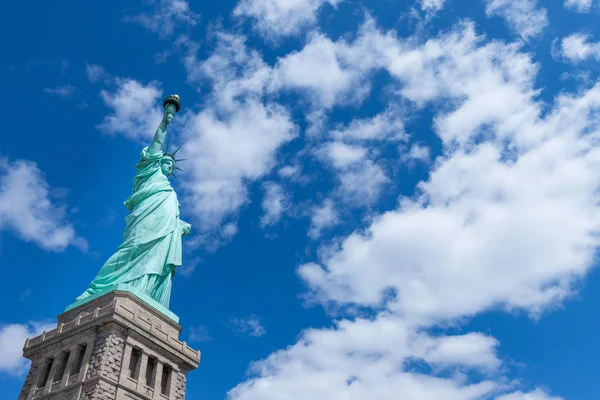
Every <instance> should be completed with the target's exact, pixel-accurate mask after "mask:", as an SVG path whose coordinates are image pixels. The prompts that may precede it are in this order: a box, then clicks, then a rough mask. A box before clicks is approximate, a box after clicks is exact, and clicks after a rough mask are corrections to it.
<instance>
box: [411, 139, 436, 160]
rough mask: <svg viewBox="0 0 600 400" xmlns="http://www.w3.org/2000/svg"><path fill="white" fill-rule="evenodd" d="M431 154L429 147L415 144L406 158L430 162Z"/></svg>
mask: <svg viewBox="0 0 600 400" xmlns="http://www.w3.org/2000/svg"><path fill="white" fill-rule="evenodd" d="M430 153H431V152H430V150H429V147H427V146H424V145H420V144H418V143H415V144H413V145H412V146H410V150H409V151H408V154H407V155H406V156H407V159H408V160H419V161H425V162H427V161H429V157H430Z"/></svg>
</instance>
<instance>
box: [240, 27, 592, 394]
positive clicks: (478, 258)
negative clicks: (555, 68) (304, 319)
mask: <svg viewBox="0 0 600 400" xmlns="http://www.w3.org/2000/svg"><path fill="white" fill-rule="evenodd" d="M369 37H370V39H371V43H372V46H371V47H370V48H371V51H372V52H371V53H370V54H371V55H373V52H374V54H376V55H378V56H379V57H377V60H378V65H380V66H381V68H385V69H387V71H389V73H390V74H391V75H392V77H394V78H395V79H396V80H397V81H398V82H399V83H401V86H400V90H399V94H400V95H402V96H404V97H405V98H406V99H408V100H410V101H412V102H413V103H414V105H415V106H416V107H417V108H422V107H425V106H428V105H431V104H433V105H435V106H436V107H435V109H436V112H437V115H436V117H435V123H434V128H435V130H436V133H437V134H438V135H439V137H440V138H441V140H442V142H443V151H444V153H443V155H442V156H441V157H438V158H437V159H436V162H435V164H434V165H433V167H432V170H431V171H430V172H431V173H430V177H429V179H428V180H427V181H426V182H422V183H421V184H419V186H418V190H417V192H416V194H415V196H413V197H411V198H401V199H400V201H399V206H398V208H397V209H395V210H391V211H388V212H386V213H384V214H382V215H380V216H378V217H375V218H374V219H373V222H372V223H371V224H370V226H369V227H367V228H366V229H365V230H363V231H356V232H354V233H352V234H350V235H349V236H347V237H346V238H344V239H343V240H341V241H337V240H336V241H335V242H334V243H333V244H332V245H331V246H330V247H328V248H324V249H322V251H320V252H319V254H320V257H319V262H317V263H308V264H304V265H302V266H300V267H299V268H298V274H299V275H300V277H301V278H302V279H303V280H304V281H305V282H306V283H307V285H308V287H309V290H310V294H311V297H312V298H313V299H315V300H317V301H320V302H322V303H323V304H327V305H328V306H335V305H337V306H340V307H342V308H344V307H351V308H350V309H351V310H352V309H354V307H356V306H357V307H361V308H362V309H364V308H367V309H370V310H371V311H372V312H373V313H375V315H376V316H375V317H373V318H372V319H360V318H357V319H355V320H352V321H351V320H346V319H342V320H338V321H337V322H336V327H335V328H331V329H309V330H307V331H305V332H304V333H303V334H302V335H301V337H300V339H299V340H298V342H297V343H296V344H294V345H292V346H290V347H288V348H286V349H284V350H280V351H277V352H274V353H272V354H271V355H270V356H269V357H267V358H266V359H265V360H262V361H259V362H257V363H255V364H254V365H253V367H252V369H251V372H252V375H251V377H250V378H249V379H248V380H247V381H246V382H243V383H241V384H240V385H238V386H237V387H236V388H234V389H233V390H231V391H230V392H229V398H230V399H232V400H237V399H244V400H253V399H260V400H268V399H275V398H282V397H284V398H288V399H305V398H311V399H315V400H320V399H330V398H370V399H375V400H380V399H381V400H384V399H386V400H387V399H389V398H390V397H389V394H390V393H394V394H398V395H396V396H395V397H394V398H395V399H398V400H416V399H419V400H427V399H440V398H443V399H451V400H467V399H473V400H475V399H481V398H492V397H493V398H499V399H502V400H506V399H510V400H512V399H520V400H541V399H544V400H547V399H552V397H550V395H548V394H546V393H545V392H543V391H541V390H539V389H536V390H534V391H532V392H527V393H525V392H522V391H516V390H517V389H518V388H515V387H514V384H510V385H508V384H507V383H506V382H507V379H506V377H504V376H502V375H503V371H502V367H503V364H502V362H501V361H500V360H499V359H498V357H497V355H496V347H497V341H496V340H495V339H494V338H491V337H488V336H485V335H483V334H480V333H477V332H468V333H466V334H464V335H461V336H459V337H458V338H457V337H452V336H448V335H444V334H441V335H440V336H436V337H430V336H429V335H428V334H427V333H426V332H428V331H429V328H432V327H440V326H441V327H443V326H447V325H446V324H447V323H453V322H456V321H464V320H465V319H466V318H469V317H471V316H473V315H476V314H478V313H482V312H485V311H487V310H491V309H505V310H515V309H516V310H524V311H525V312H528V313H530V314H532V315H535V316H539V315H540V314H541V313H542V312H544V311H545V310H548V309H550V308H552V307H555V306H557V305H558V304H559V303H560V302H561V301H562V300H563V299H565V298H566V297H568V296H570V295H572V294H573V293H574V291H575V290H576V289H575V287H576V286H575V285H574V283H576V282H578V281H579V280H580V279H582V278H583V277H584V276H585V275H586V273H587V272H588V271H590V269H591V268H592V267H593V266H594V261H595V258H594V255H595V249H596V248H597V246H598V245H599V244H600V237H598V235H597V234H596V233H597V232H598V230H599V228H600V217H599V215H600V209H599V204H600V202H599V200H600V197H599V196H600V192H599V191H598V189H599V188H600V176H598V174H597V171H598V168H599V167H600V150H599V149H598V147H597V142H598V138H599V137H600V133H599V132H600V112H599V111H600V84H597V85H596V86H594V87H592V88H591V89H589V90H587V91H584V92H581V93H579V94H574V95H567V94H562V95H560V96H558V97H557V98H556V99H555V100H554V102H553V103H552V104H544V103H542V102H541V101H540V100H538V98H537V91H536V90H535V89H534V82H535V80H536V73H537V70H538V65H536V64H535V63H534V62H533V61H532V58H531V56H530V55H528V54H525V53H522V52H521V50H520V45H518V44H505V43H502V42H499V41H492V42H487V43H486V42H485V41H484V39H483V38H481V37H477V35H476V34H475V32H474V29H473V26H472V24H469V23H467V24H460V25H458V26H457V27H455V29H454V30H453V31H450V32H448V33H446V34H443V35H441V36H440V37H438V38H435V39H430V40H428V41H427V42H426V43H424V44H422V45H419V44H416V43H410V41H407V42H404V41H402V40H400V39H395V38H391V37H390V35H389V34H388V35H383V34H381V33H379V32H377V31H374V30H372V31H371V32H370V33H369ZM381 41H386V43H388V46H386V48H385V49H383V48H382V47H380V46H379V45H378V44H379V43H381ZM365 57H367V55H365ZM367 58H368V57H367ZM439 104H443V105H444V107H439V108H438V105H439ZM413 361H414V362H417V363H420V362H423V363H425V364H427V365H429V366H431V367H432V368H431V370H432V372H431V373H430V374H424V373H420V372H418V369H411V367H410V365H411V362H413ZM465 368H466V369H476V370H485V371H487V374H483V375H481V376H483V378H480V379H473V377H469V378H466V377H465V375H464V374H461V371H462V370H464V369H465ZM440 369H441V371H443V373H442V372H440ZM517 386H518V384H517Z"/></svg>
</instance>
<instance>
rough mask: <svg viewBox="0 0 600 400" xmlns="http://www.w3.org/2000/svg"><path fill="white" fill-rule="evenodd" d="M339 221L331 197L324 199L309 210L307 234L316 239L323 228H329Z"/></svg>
mask: <svg viewBox="0 0 600 400" xmlns="http://www.w3.org/2000/svg"><path fill="white" fill-rule="evenodd" d="M338 222H339V216H338V213H337V211H336V210H335V207H334V203H333V201H332V200H331V199H326V200H325V201H324V202H323V204H321V206H318V207H314V208H313V209H312V211H311V218H310V229H309V231H308V236H309V237H310V238H311V239H315V240H316V239H318V238H319V236H321V232H322V231H323V229H325V228H330V227H332V226H333V225H335V224H337V223H338Z"/></svg>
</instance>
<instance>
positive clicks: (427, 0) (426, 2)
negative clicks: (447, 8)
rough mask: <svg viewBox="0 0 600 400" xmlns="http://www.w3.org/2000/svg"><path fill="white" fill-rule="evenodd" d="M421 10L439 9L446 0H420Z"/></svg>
mask: <svg viewBox="0 0 600 400" xmlns="http://www.w3.org/2000/svg"><path fill="white" fill-rule="evenodd" d="M420 1H421V9H422V10H423V11H440V10H441V9H442V8H444V3H445V2H446V0H420Z"/></svg>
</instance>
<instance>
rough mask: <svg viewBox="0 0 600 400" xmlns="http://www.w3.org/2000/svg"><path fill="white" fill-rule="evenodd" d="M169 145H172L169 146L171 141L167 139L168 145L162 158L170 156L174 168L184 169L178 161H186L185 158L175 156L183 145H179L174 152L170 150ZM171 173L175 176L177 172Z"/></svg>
mask: <svg viewBox="0 0 600 400" xmlns="http://www.w3.org/2000/svg"><path fill="white" fill-rule="evenodd" d="M169 147H170V146H169V141H167V146H166V149H165V151H163V155H162V158H165V157H166V158H170V159H171V161H173V164H174V169H176V170H179V171H183V170H182V169H181V168H179V167H178V166H177V163H178V162H180V161H185V158H179V159H177V158H175V155H176V154H177V152H178V151H179V150H180V149H181V146H179V147H178V148H177V150H175V151H174V152H172V153H171V152H170V150H169ZM171 175H173V177H175V174H174V173H171Z"/></svg>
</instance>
